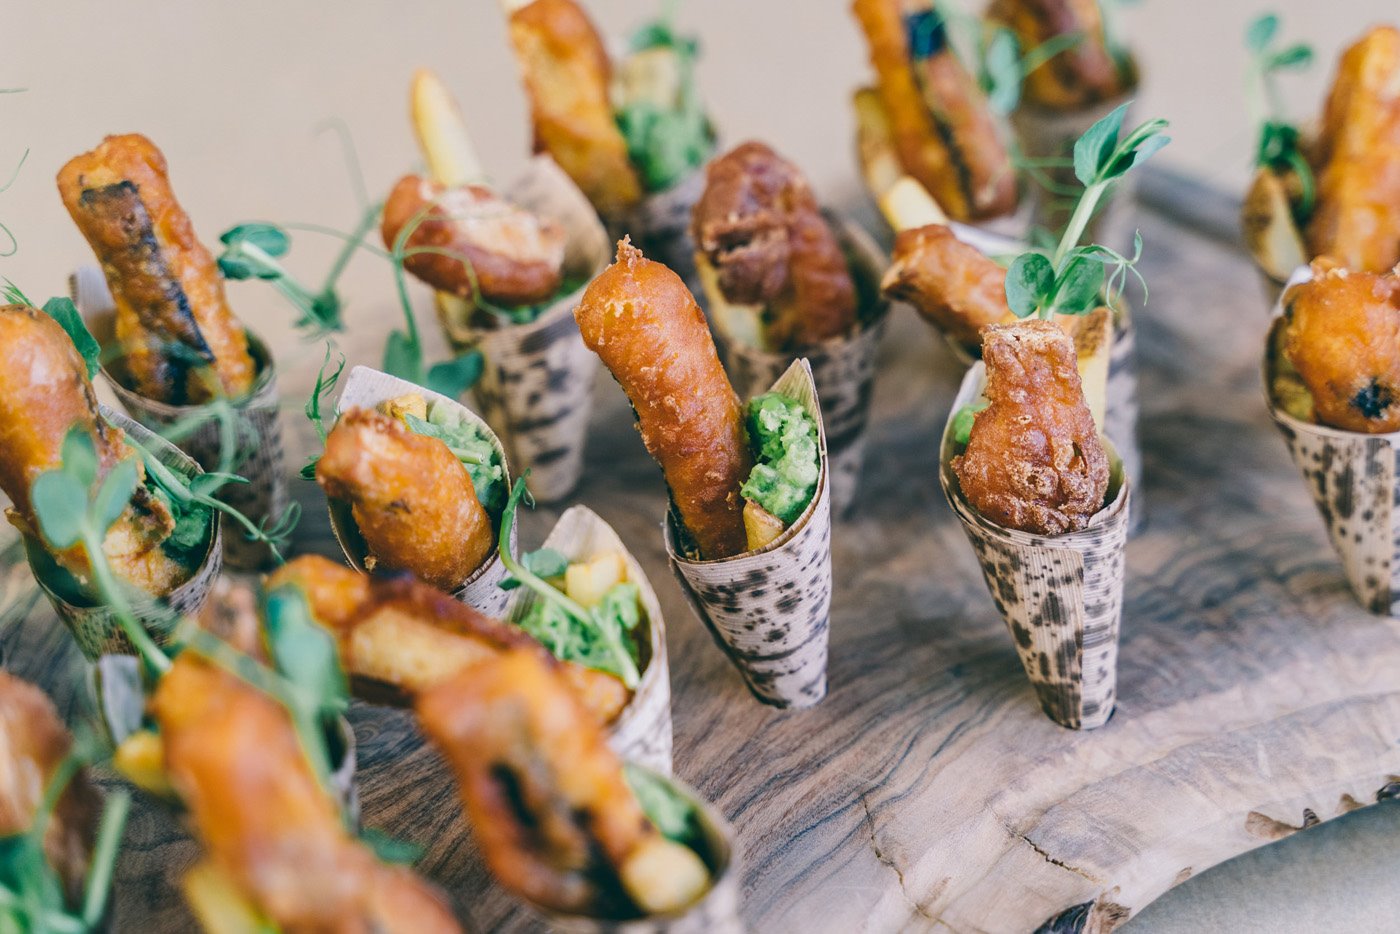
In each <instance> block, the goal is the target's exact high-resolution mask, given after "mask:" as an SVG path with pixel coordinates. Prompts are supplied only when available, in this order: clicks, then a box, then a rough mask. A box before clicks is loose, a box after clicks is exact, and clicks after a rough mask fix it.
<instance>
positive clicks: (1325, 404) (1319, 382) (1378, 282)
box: [1283, 263, 1400, 433]
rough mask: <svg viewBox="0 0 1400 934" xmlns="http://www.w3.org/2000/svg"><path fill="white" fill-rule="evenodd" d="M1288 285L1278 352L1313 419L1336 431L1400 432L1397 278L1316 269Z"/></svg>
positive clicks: (1399, 295)
mask: <svg viewBox="0 0 1400 934" xmlns="http://www.w3.org/2000/svg"><path fill="white" fill-rule="evenodd" d="M1313 272H1314V276H1315V278H1313V279H1312V280H1311V281H1309V282H1304V283H1301V284H1299V285H1297V286H1294V287H1293V288H1292V289H1290V290H1289V293H1288V296H1287V298H1286V299H1285V302H1286V309H1287V310H1286V311H1285V314H1284V322H1285V324H1284V332H1283V352H1284V354H1285V355H1286V356H1287V357H1288V360H1289V362H1290V363H1292V364H1293V367H1294V369H1296V370H1297V371H1298V375H1299V376H1300V377H1301V378H1302V380H1303V383H1304V385H1306V386H1307V388H1308V391H1309V392H1310V393H1311V394H1312V397H1313V409H1314V414H1315V417H1316V418H1317V420H1318V421H1319V422H1321V423H1322V424H1324V425H1331V426H1332V427H1333V428H1340V429H1342V430H1344V431H1363V432H1368V433H1381V432H1390V431H1400V276H1397V275H1396V274H1395V273H1394V272H1391V273H1386V274H1384V275H1377V274H1375V273H1369V272H1348V271H1347V270H1345V269H1330V270H1329V269H1324V268H1323V267H1322V264H1320V263H1314V265H1313Z"/></svg>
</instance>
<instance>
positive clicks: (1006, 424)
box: [953, 321, 1109, 535]
mask: <svg viewBox="0 0 1400 934" xmlns="http://www.w3.org/2000/svg"><path fill="white" fill-rule="evenodd" d="M982 359H983V360H984V361H985V362H986V365H987V389H986V395H987V399H988V401H989V402H990V403H991V404H990V405H989V406H988V407H987V408H985V409H983V410H982V411H981V412H979V413H977V415H976V418H975V420H974V421H973V424H972V432H971V435H970V436H969V438H968V442H967V450H966V451H964V452H963V453H962V454H961V455H959V456H958V457H956V458H954V460H953V470H954V472H956V473H957V475H958V483H959V484H960V485H961V487H962V491H963V495H965V496H966V497H967V500H968V502H970V503H971V504H972V505H973V507H974V508H976V510H977V511H978V512H980V513H981V514H982V515H983V516H985V517H986V518H988V519H990V520H991V521H993V522H995V523H997V524H998V525H1001V526H1005V527H1006V528H1012V529H1020V530H1021V531H1023V532H1030V533H1032V534H1035V535H1059V534H1061V533H1064V532H1074V531H1078V530H1079V529H1082V528H1084V527H1085V526H1087V525H1088V524H1089V520H1090V518H1092V517H1093V515H1094V514H1095V513H1096V512H1098V511H1099V510H1100V509H1102V508H1103V504H1104V496H1105V495H1106V494H1107V492H1108V472H1109V463H1108V454H1107V452H1105V451H1104V448H1103V444H1102V443H1101V442H1100V441H1099V435H1098V430H1097V429H1096V428H1095V427H1094V417H1093V415H1092V414H1091V413H1090V412H1089V407H1088V406H1087V405H1086V404H1085V402H1084V390H1083V388H1082V386H1081V384H1080V380H1079V370H1078V369H1077V368H1076V366H1075V352H1074V341H1073V340H1071V339H1070V337H1069V336H1068V335H1067V334H1065V332H1064V331H1063V330H1062V329H1061V328H1060V327H1059V326H1058V325H1056V324H1054V323H1052V322H1049V321H1024V322H1020V323H1018V324H1001V325H993V326H991V327H989V328H987V329H986V330H985V331H983V332H982Z"/></svg>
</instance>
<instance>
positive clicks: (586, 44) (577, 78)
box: [510, 0, 642, 218]
mask: <svg viewBox="0 0 1400 934" xmlns="http://www.w3.org/2000/svg"><path fill="white" fill-rule="evenodd" d="M510 39H511V44H512V45H513V46H514V47H515V57H516V59H517V60H518V61H519V63H520V71H521V75H522V77H523V78H524V81H525V93H526V95H527V96H528V97H529V98H530V112H531V117H532V119H533V121H534V129H535V150H536V151H537V152H547V153H549V154H550V155H551V156H552V157H553V158H554V161H555V162H557V163H559V167H560V168H562V169H563V170H564V171H565V173H567V174H568V176H569V177H570V178H572V179H573V180H574V183H575V184H576V185H578V187H579V189H580V190H581V191H582V192H583V193H584V194H585V195H587V196H588V200H589V201H591V202H593V206H594V207H595V208H597V209H598V213H599V214H601V215H603V216H604V217H610V218H611V217H618V216H620V215H622V214H623V213H625V212H626V211H627V210H628V209H630V208H631V207H633V206H634V205H636V204H637V202H638V201H640V200H641V199H642V183H641V181H640V179H639V178H638V176H637V171H636V169H635V168H634V167H633V165H632V162H631V160H630V159H629V157H628V154H627V141H626V140H625V139H624V138H623V136H622V132H621V131H620V130H619V129H618V128H617V121H616V119H615V117H614V115H613V108H612V102H611V99H610V97H609V94H610V83H611V81H612V62H611V61H610V60H609V59H608V53H607V50H606V49H605V48H604V46H603V40H602V38H601V37H600V36H599V35H598V31H597V30H596V29H595V28H594V27H593V24H592V23H591V22H590V21H589V19H588V16H587V14H585V13H584V12H583V10H582V9H581V8H580V7H579V5H578V4H577V3H575V2H574V0H533V2H531V3H528V4H526V5H525V6H523V7H521V8H520V9H518V10H516V11H515V12H513V13H512V14H511V16H510Z"/></svg>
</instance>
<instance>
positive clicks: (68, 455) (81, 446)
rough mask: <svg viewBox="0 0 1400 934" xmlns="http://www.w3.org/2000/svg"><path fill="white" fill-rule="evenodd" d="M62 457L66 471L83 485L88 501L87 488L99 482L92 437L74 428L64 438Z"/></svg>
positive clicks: (95, 450) (82, 430)
mask: <svg viewBox="0 0 1400 934" xmlns="http://www.w3.org/2000/svg"><path fill="white" fill-rule="evenodd" d="M60 456H61V457H62V458H63V468H64V470H65V471H66V472H67V473H69V474H71V475H72V476H73V478H74V479H75V480H77V481H78V483H80V484H82V486H83V489H84V496H83V499H84V500H86V499H87V495H86V490H87V488H88V487H90V486H92V484H93V483H94V482H95V481H96V480H97V447H96V446H95V445H94V444H93V443H92V436H91V435H89V434H88V433H87V431H85V430H84V429H82V428H80V427H77V426H74V427H73V428H72V429H71V430H70V431H69V432H68V434H67V435H65V436H64V438H63V447H62V451H61V454H60Z"/></svg>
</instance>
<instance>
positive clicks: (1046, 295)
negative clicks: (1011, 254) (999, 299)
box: [1006, 253, 1055, 318]
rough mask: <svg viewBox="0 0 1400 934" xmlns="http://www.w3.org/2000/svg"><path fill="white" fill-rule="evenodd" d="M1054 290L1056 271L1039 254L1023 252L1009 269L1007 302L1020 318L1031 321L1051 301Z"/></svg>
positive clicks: (1047, 260) (1007, 272)
mask: <svg viewBox="0 0 1400 934" xmlns="http://www.w3.org/2000/svg"><path fill="white" fill-rule="evenodd" d="M1054 288H1055V269H1054V267H1053V266H1051V265H1050V260H1049V259H1047V258H1046V257H1045V256H1042V255H1041V254H1039V253H1022V254H1021V255H1020V256H1018V257H1016V259H1015V260H1014V261H1012V263H1011V267H1010V268H1009V269H1007V270H1006V303H1007V304H1008V305H1010V306H1011V312H1012V313H1013V314H1014V315H1016V317H1018V318H1029V317H1030V316H1031V315H1033V314H1035V313H1036V311H1037V310H1038V309H1039V308H1040V307H1041V305H1042V304H1044V303H1045V302H1047V301H1049V300H1050V298H1051V297H1052V295H1053V293H1054Z"/></svg>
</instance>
